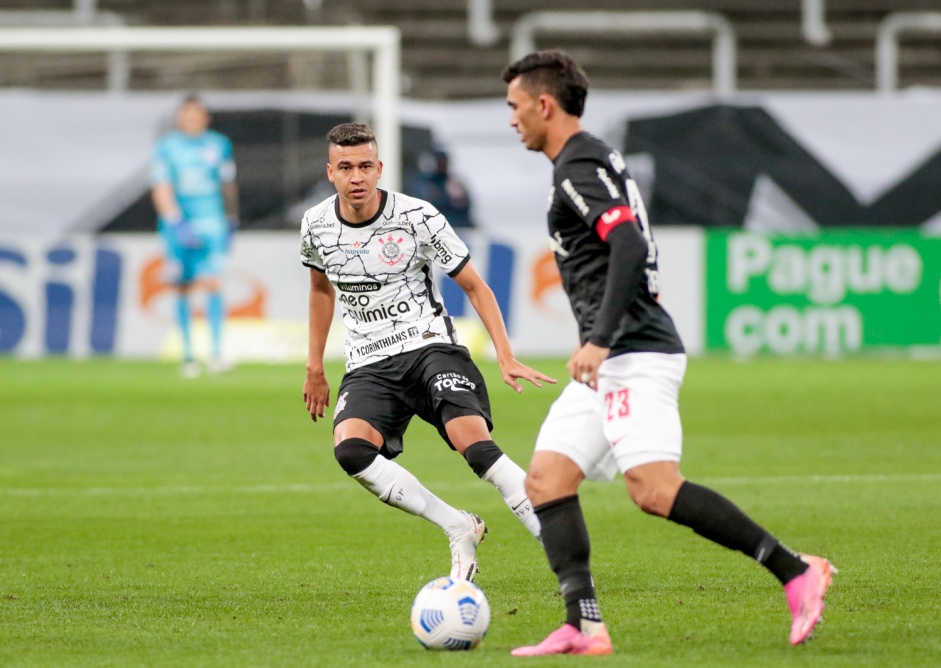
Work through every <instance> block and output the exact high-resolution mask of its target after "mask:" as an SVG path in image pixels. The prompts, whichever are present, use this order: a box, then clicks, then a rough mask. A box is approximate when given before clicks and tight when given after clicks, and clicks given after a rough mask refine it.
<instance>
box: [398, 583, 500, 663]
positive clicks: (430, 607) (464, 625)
mask: <svg viewBox="0 0 941 668" xmlns="http://www.w3.org/2000/svg"><path fill="white" fill-rule="evenodd" d="M488 626H490V604H489V603H488V602H487V597H486V596H484V592H483V591H481V589H480V587H478V586H477V585H475V584H474V583H473V582H468V581H467V580H456V579H454V578H450V577H444V578H438V579H437V580H432V581H431V582H429V583H428V584H426V585H425V586H424V587H422V588H421V590H420V591H419V592H418V595H417V596H416V597H415V602H414V603H413V604H412V631H413V632H414V633H415V637H416V638H418V642H420V643H421V644H422V647H424V648H425V649H442V650H451V651H454V650H466V649H474V648H475V647H477V645H479V644H480V641H481V640H483V639H484V636H485V635H487V627H488Z"/></svg>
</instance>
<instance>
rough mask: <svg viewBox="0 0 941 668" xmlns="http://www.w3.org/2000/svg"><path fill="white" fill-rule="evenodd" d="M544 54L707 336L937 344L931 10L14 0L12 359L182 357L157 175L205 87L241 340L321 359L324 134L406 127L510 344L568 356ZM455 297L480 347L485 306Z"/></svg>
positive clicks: (398, 176) (9, 208) (5, 169)
mask: <svg viewBox="0 0 941 668" xmlns="http://www.w3.org/2000/svg"><path fill="white" fill-rule="evenodd" d="M148 27H150V28H165V29H174V30H176V31H179V30H184V29H185V30H186V32H185V33H180V32H174V30H171V31H169V32H167V31H163V32H160V33H154V32H147V33H146V34H145V33H144V32H142V31H143V30H144V29H145V28H148ZM298 28H311V29H316V30H317V31H322V30H324V29H328V28H336V29H337V30H336V31H334V32H335V35H334V37H336V38H337V40H336V43H334V42H333V41H330V39H328V38H327V36H326V35H327V33H325V32H311V33H304V34H298V33H292V32H291V31H294V30H297V29H298ZM373 28H385V29H387V30H386V32H383V33H382V34H383V35H384V37H383V39H386V38H388V39H390V40H392V41H391V42H383V43H382V44H385V46H382V45H378V46H377V44H379V43H378V42H377V43H374V42H373V41H372V40H373V38H374V37H375V33H373V32H370V29H373ZM228 29H241V30H248V29H251V34H249V33H246V32H241V33H239V32H230V31H229V30H228ZM360 29H361V30H360ZM279 35H283V36H284V41H282V42H280V43H279ZM162 37H168V38H171V39H172V40H175V42H174V43H175V46H172V47H155V46H154V44H155V43H158V42H159V41H160V39H161V38H162ZM289 38H290V39H289ZM115 40H116V41H115ZM257 40H261V41H260V42H259V41H257ZM292 40H299V41H298V42H297V45H296V46H290V47H288V46H285V44H287V42H288V41H291V44H294V43H295V42H294V41H292ZM252 44H254V46H252ZM390 44H391V46H389V45H390ZM249 47H251V48H249ZM533 48H564V49H566V50H568V51H569V52H570V53H572V55H573V56H574V57H575V58H576V59H577V60H578V61H579V62H580V63H581V64H582V66H583V67H584V68H585V70H586V71H587V73H588V75H589V77H590V79H591V82H592V90H591V92H590V95H589V100H588V107H587V112H586V116H585V118H584V125H585V127H586V128H587V129H588V130H589V131H591V132H593V133H595V134H598V135H599V136H602V137H603V138H605V139H606V140H608V141H610V142H611V143H612V144H614V145H615V146H617V147H619V148H620V149H621V151H622V152H623V153H624V155H625V158H626V159H627V162H628V165H629V168H630V170H631V173H632V174H633V176H634V178H635V179H636V180H637V181H638V183H639V185H640V187H641V191H642V193H643V195H644V198H645V201H646V203H647V207H648V210H649V212H650V216H651V220H652V223H653V226H654V229H655V234H656V237H657V241H658V245H659V246H660V251H661V261H660V263H661V274H662V277H663V292H662V299H663V302H664V304H665V305H666V307H667V309H668V310H669V311H670V312H671V314H672V315H673V316H674V319H675V320H676V321H677V324H678V326H679V329H680V332H681V334H682V335H683V338H684V341H685V342H686V344H687V346H688V348H689V350H690V352H692V353H693V354H697V355H701V354H711V353H720V354H727V353H732V354H734V355H739V356H752V355H807V354H810V355H823V356H845V355H853V354H860V353H871V352H875V353H882V352H891V353H902V354H905V355H917V356H927V357H936V356H937V355H938V352H939V350H941V241H939V239H938V232H939V230H941V2H937V1H929V0H852V1H851V0H763V1H761V2H758V1H754V0H659V1H653V0H647V1H644V0H620V1H617V0H590V1H589V0H585V1H581V2H578V1H574V0H569V1H565V0H541V1H538V2H537V1H536V0H466V1H465V0H446V1H441V0H343V1H342V2H341V1H340V0H206V1H205V2H197V3H194V2H183V1H178V0H163V1H161V2H147V1H143V0H74V1H73V2H69V1H67V0H60V1H56V0H33V1H26V0H22V1H20V0H3V2H2V3H0V353H2V354H5V355H12V356H17V357H43V356H48V355H63V356H70V357H85V356H89V355H104V356H117V357H127V358H145V359H178V358H179V342H178V340H177V338H176V336H177V335H176V332H175V328H174V327H173V317H172V299H171V297H172V295H171V290H170V289H169V286H167V285H166V284H165V283H164V280H163V272H162V266H161V262H162V259H161V253H160V244H159V241H158V239H157V237H156V234H155V225H156V221H155V214H154V210H153V207H152V205H151V203H150V194H149V168H150V160H151V152H152V150H153V144H154V142H155V141H156V140H157V138H158V137H159V136H160V135H161V134H162V133H164V132H165V131H166V130H168V129H169V128H170V127H171V126H172V124H173V116H174V112H175V110H176V108H177V106H178V105H179V103H180V101H181V100H182V98H183V96H184V95H185V94H187V93H190V92H197V93H199V94H200V95H201V96H202V98H203V99H204V100H205V102H206V103H207V105H208V106H209V108H210V111H211V112H212V115H213V128H214V129H216V130H218V131H220V132H222V133H224V134H226V135H227V136H229V137H230V138H231V139H232V142H233V144H234V149H235V158H236V163H237V165H238V185H239V190H240V204H241V231H240V233H239V235H238V237H237V238H236V241H235V244H234V247H233V252H232V256H231V260H230V263H229V267H228V270H227V274H226V277H225V291H226V297H227V304H228V315H229V327H228V329H227V335H226V339H225V347H226V356H227V357H229V358H230V359H232V360H233V361H249V360H252V361H299V360H303V359H304V357H305V355H306V309H307V297H306V293H307V275H306V274H307V270H306V269H304V268H303V267H302V266H301V264H300V260H299V244H300V240H299V235H298V232H299V229H300V220H301V217H302V215H303V212H304V211H305V210H306V209H307V208H308V207H310V206H312V205H313V204H315V203H317V202H318V201H320V200H321V199H323V198H324V197H326V196H328V195H330V194H331V193H332V189H331V186H330V184H329V183H328V182H326V180H325V173H324V165H325V163H326V143H325V139H324V135H325V133H326V131H327V130H328V129H329V128H330V127H332V126H333V125H335V124H337V123H340V122H344V121H347V120H352V119H357V120H362V121H365V122H369V123H371V124H372V125H373V126H374V127H376V128H377V130H380V129H385V128H393V129H392V130H383V131H382V132H381V133H380V135H379V136H380V154H381V156H382V157H383V158H384V160H385V161H386V163H387V164H386V169H387V172H386V175H385V176H384V181H382V182H380V186H382V185H383V184H384V185H385V186H386V187H389V188H399V187H402V188H404V189H405V191H406V192H410V193H413V194H416V195H418V196H421V197H425V198H426V199H429V200H432V201H436V203H437V202H440V204H439V207H440V208H441V209H442V210H443V211H447V215H448V217H449V219H451V220H452V222H453V223H455V225H457V226H460V231H461V234H462V236H463V237H464V238H465V239H466V240H467V242H468V245H469V246H470V247H471V251H472V255H473V257H474V259H475V263H476V264H477V265H478V266H479V268H480V269H481V270H482V273H483V274H484V276H485V278H487V280H488V281H489V282H490V284H491V286H492V287H493V289H494V292H495V293H496V295H497V297H498V299H499V301H500V303H501V306H502V308H503V311H504V314H505V318H506V320H507V325H508V329H509V331H510V334H511V337H512V340H513V343H514V346H515V348H516V351H517V352H518V353H519V354H524V355H567V354H568V352H569V350H570V348H571V346H572V344H573V342H574V341H575V327H574V323H573V321H572V318H571V315H570V314H569V312H568V307H567V302H566V300H565V297H564V295H563V294H562V291H561V286H560V283H559V279H558V274H557V272H556V271H555V266H554V261H553V258H552V255H551V253H550V252H549V250H548V245H547V243H546V233H545V218H544V215H545V214H544V205H545V197H546V192H547V190H548V185H549V183H550V180H549V179H550V173H551V172H550V165H549V164H548V162H547V161H546V160H545V158H544V157H543V156H542V155H541V154H540V155H537V154H531V153H527V152H526V151H525V150H524V149H523V148H522V147H521V145H520V144H519V142H518V140H517V138H516V134H515V132H514V131H513V130H512V128H510V127H509V124H508V121H509V113H508V111H507V108H506V106H505V103H504V100H503V95H504V91H505V88H504V85H503V83H502V81H501V79H500V73H501V70H502V69H503V67H504V66H505V65H506V64H507V63H508V62H510V61H511V60H513V59H515V58H516V57H517V56H518V55H522V54H524V53H526V52H527V51H529V50H531V49H533ZM390 68H391V69H390ZM390 84H391V85H390ZM435 198H437V199H435ZM441 289H442V292H443V294H444V297H445V300H446V305H447V306H448V309H449V311H450V312H451V313H452V314H454V315H455V316H458V317H460V318H462V320H461V322H462V331H461V335H462V339H463V342H465V343H466V344H467V345H468V346H469V347H471V348H472V350H474V351H475V352H478V353H485V352H486V351H487V348H486V344H485V341H483V340H481V331H480V329H479V326H476V325H475V321H473V320H471V319H466V318H464V316H465V314H468V313H469V310H468V305H467V304H466V303H465V301H464V298H463V295H462V294H461V293H460V291H457V290H455V289H454V286H453V285H452V284H450V282H449V281H448V280H447V279H445V280H444V282H442V284H441ZM197 335H201V333H200V332H197ZM341 339H342V333H341V332H340V331H339V329H337V331H336V333H335V335H334V336H332V339H331V343H330V346H329V354H330V355H332V356H339V355H341V354H342V345H341Z"/></svg>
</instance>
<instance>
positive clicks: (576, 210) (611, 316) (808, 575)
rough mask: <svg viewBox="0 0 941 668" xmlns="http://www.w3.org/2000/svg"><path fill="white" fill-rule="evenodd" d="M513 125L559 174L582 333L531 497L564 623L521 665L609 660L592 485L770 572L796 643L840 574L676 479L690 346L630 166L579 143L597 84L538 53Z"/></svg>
mask: <svg viewBox="0 0 941 668" xmlns="http://www.w3.org/2000/svg"><path fill="white" fill-rule="evenodd" d="M503 81H504V82H505V83H506V84H507V98H506V99H507V104H508V105H509V106H510V109H511V114H510V125H512V126H513V127H514V128H515V129H516V131H517V132H518V133H519V135H520V139H521V140H522V142H523V144H524V145H525V146H526V148H527V149H529V150H531V151H538V152H541V153H543V154H545V156H546V157H547V158H549V160H551V161H552V165H553V167H552V169H553V180H552V189H551V190H550V196H549V210H548V213H547V220H548V226H549V235H550V239H551V244H552V247H553V250H554V251H555V256H556V263H557V264H558V267H559V273H560V274H561V276H562V285H563V287H564V289H565V292H566V294H567V295H568V297H569V301H570V302H571V306H572V312H573V314H574V315H575V319H576V321H577V322H578V328H579V337H580V341H579V346H578V348H577V349H576V351H575V352H574V353H573V354H572V357H571V358H570V359H569V362H568V365H567V368H568V370H569V373H570V374H571V376H572V380H573V382H571V383H569V385H568V386H567V387H566V388H565V390H564V391H563V392H562V394H561V395H560V396H559V398H558V399H557V400H556V402H555V403H554V404H553V405H552V408H551V409H550V411H549V415H548V416H547V417H546V419H545V421H544V422H543V425H542V429H540V431H539V436H538V438H537V439H536V451H535V453H534V454H533V458H532V461H531V463H530V465H529V475H528V477H527V480H526V490H527V492H528V493H529V496H530V498H531V499H532V501H533V503H534V504H535V511H536V514H537V516H538V517H539V521H540V523H541V527H542V544H543V547H544V548H545V551H546V556H547V557H548V560H549V565H550V566H551V568H552V570H553V571H554V572H555V574H556V577H557V578H558V580H559V586H560V588H561V590H562V595H563V598H564V600H565V607H566V622H565V624H563V625H562V626H561V627H560V628H558V629H556V630H555V631H553V632H552V633H550V634H549V636H548V637H547V638H546V639H545V640H543V641H542V642H541V643H539V644H537V645H531V646H528V647H519V648H517V649H515V650H513V654H514V655H515V656H539V655H544V654H610V653H611V651H612V647H611V639H610V637H609V636H608V631H607V628H606V627H605V625H604V623H603V622H602V619H601V610H600V608H599V606H598V601H597V600H596V599H595V588H594V581H593V579H592V576H591V569H590V567H589V555H590V543H589V538H588V530H587V528H586V526H585V520H584V517H583V515H582V510H581V506H580V504H579V499H578V488H579V486H580V485H581V482H582V481H583V480H585V478H596V477H597V478H605V479H610V478H612V477H613V476H614V475H615V474H616V473H617V472H620V473H621V474H622V475H623V476H624V481H625V483H626V486H627V492H628V494H629V495H630V497H631V500H633V501H634V503H636V504H637V505H638V506H639V507H640V508H641V510H643V511H644V512H647V513H649V514H651V515H657V516H660V517H664V518H667V519H669V520H670V521H672V522H675V523H676V524H679V525H682V526H685V527H689V528H690V529H692V530H693V531H695V532H696V533H697V534H699V535H700V536H703V537H704V538H707V539H709V540H711V541H713V542H715V543H718V544H719V545H722V546H724V547H727V548H730V549H733V550H738V551H740V552H743V553H744V554H746V555H747V556H749V557H751V558H752V559H754V560H755V561H757V562H758V563H760V564H762V565H763V566H764V567H765V568H767V569H768V570H769V571H770V572H771V573H772V574H773V575H774V576H775V577H776V578H777V579H778V580H779V581H780V582H781V584H782V585H783V586H784V592H785V594H786V598H787V603H788V607H789V608H790V610H791V614H792V624H791V633H790V641H791V643H793V644H795V645H796V644H799V643H802V642H804V641H805V640H806V639H807V638H808V637H809V636H810V632H811V631H812V630H813V628H814V626H815V625H816V624H817V622H818V621H819V619H820V614H821V612H822V610H823V606H824V602H823V598H824V594H825V593H826V591H827V587H828V586H829V585H830V579H831V573H832V572H833V567H832V566H831V565H830V562H829V561H827V560H826V559H824V558H822V557H815V556H811V555H797V554H795V553H793V552H791V551H790V550H789V549H788V548H787V547H785V546H784V545H782V544H781V543H780V542H779V541H778V540H777V539H776V538H775V537H774V536H773V535H771V534H770V533H769V532H768V531H767V530H765V529H764V528H762V527H761V526H759V525H758V524H756V523H755V522H754V521H753V520H752V519H751V518H750V517H748V516H747V515H746V514H745V513H744V512H742V511H741V510H740V509H739V508H738V507H736V506H735V505H734V504H733V503H732V502H731V501H729V500H728V499H726V498H725V497H723V496H721V495H720V494H717V493H716V492H714V491H713V490H711V489H708V488H707V487H703V486H702V485H697V484H695V483H693V482H691V481H689V480H686V479H685V478H684V477H683V475H682V474H681V473H680V468H679V461H680V455H681V452H682V442H683V432H682V427H681V426H680V414H679V406H678V400H679V391H680V386H681V385H682V383H683V375H684V373H685V370H686V354H685V352H684V348H683V342H682V341H681V340H680V337H679V334H677V331H676V328H675V327H674V325H673V320H672V319H671V318H670V316H669V315H668V314H667V312H666V311H665V310H664V309H663V307H662V306H660V303H659V300H658V293H659V280H658V277H659V274H658V268H657V245H656V243H655V242H654V239H653V234H652V233H651V230H650V226H649V225H648V221H647V213H646V211H645V209H644V203H643V201H642V200H641V198H640V193H639V192H638V190H637V186H636V184H635V183H634V181H633V180H632V179H631V177H630V174H629V173H628V170H627V165H626V164H625V162H624V159H623V158H622V157H621V154H620V153H618V151H616V150H615V149H613V148H612V147H610V146H608V145H607V144H605V143H604V142H603V141H601V140H600V139H598V138H597V137H593V136H592V135H590V134H588V133H587V132H584V131H583V130H582V127H581V123H580V120H579V119H580V117H581V115H582V112H583V111H584V107H585V98H586V96H587V94H588V78H587V77H586V76H585V73H584V72H583V71H582V69H581V68H580V67H579V66H578V64H577V63H575V61H573V60H572V58H571V57H570V56H569V55H568V54H567V53H565V52H563V51H538V52H535V53H531V54H529V55H527V56H525V57H524V58H522V59H520V60H518V61H517V62H515V63H513V64H512V65H510V66H509V67H507V68H506V70H504V72H503Z"/></svg>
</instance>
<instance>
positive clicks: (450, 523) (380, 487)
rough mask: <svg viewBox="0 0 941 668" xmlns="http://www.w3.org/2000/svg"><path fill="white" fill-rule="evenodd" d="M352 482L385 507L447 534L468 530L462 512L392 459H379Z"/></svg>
mask: <svg viewBox="0 0 941 668" xmlns="http://www.w3.org/2000/svg"><path fill="white" fill-rule="evenodd" d="M352 478H353V479H354V480H356V481H357V482H359V484H360V485H362V486H363V487H365V488H366V489H368V490H369V491H370V492H372V493H373V494H375V495H376V496H378V497H379V500H380V501H382V502H383V503H386V504H388V505H390V506H393V507H394V508H398V509H400V510H404V511H405V512H407V513H409V514H410V515H418V516H419V517H423V518H425V519H426V520H428V521H429V522H431V523H432V524H435V525H437V526H439V527H441V529H442V530H443V531H444V532H445V533H447V532H449V531H452V530H454V529H456V528H459V527H460V528H466V526H467V518H466V516H465V515H463V514H462V513H461V511H460V510H458V509H456V508H452V507H451V506H449V505H448V504H446V503H445V502H444V501H442V500H441V499H439V498H438V497H437V496H435V495H434V494H432V493H431V492H430V491H428V490H427V489H426V488H425V487H424V485H422V484H421V483H420V482H418V478H416V477H415V476H414V475H412V474H411V473H409V472H408V471H407V470H406V469H404V468H402V467H401V466H399V465H398V464H396V463H395V462H393V461H392V460H391V459H386V458H385V457H382V456H379V457H376V458H375V459H374V460H373V462H372V464H370V465H369V466H367V467H366V468H365V469H363V470H362V471H360V472H359V473H357V474H356V475H354V476H352Z"/></svg>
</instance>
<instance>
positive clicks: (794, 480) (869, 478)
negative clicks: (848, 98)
mask: <svg viewBox="0 0 941 668" xmlns="http://www.w3.org/2000/svg"><path fill="white" fill-rule="evenodd" d="M939 481H941V473H912V474H906V473H900V474H891V473H888V474H878V473H874V474H861V475H810V476H747V477H731V478H699V479H697V480H696V482H699V483H704V484H707V485H742V486H750V485H817V484H847V483H848V484H856V483H862V484H870V483H899V482H939ZM478 485H480V482H479V481H476V480H468V481H467V482H461V483H457V484H455V483H444V482H432V483H428V486H429V487H433V488H435V489H447V490H460V489H468V488H470V487H474V486H478ZM357 489H359V485H357V484H356V483H354V482H352V481H338V482H332V483H289V484H279V485H236V486H221V485H220V486H211V485H206V486H202V485H181V486H177V487H0V496H22V497H42V496H186V495H199V494H245V495H251V494H319V493H324V492H331V493H336V492H344V491H347V490H357Z"/></svg>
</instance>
